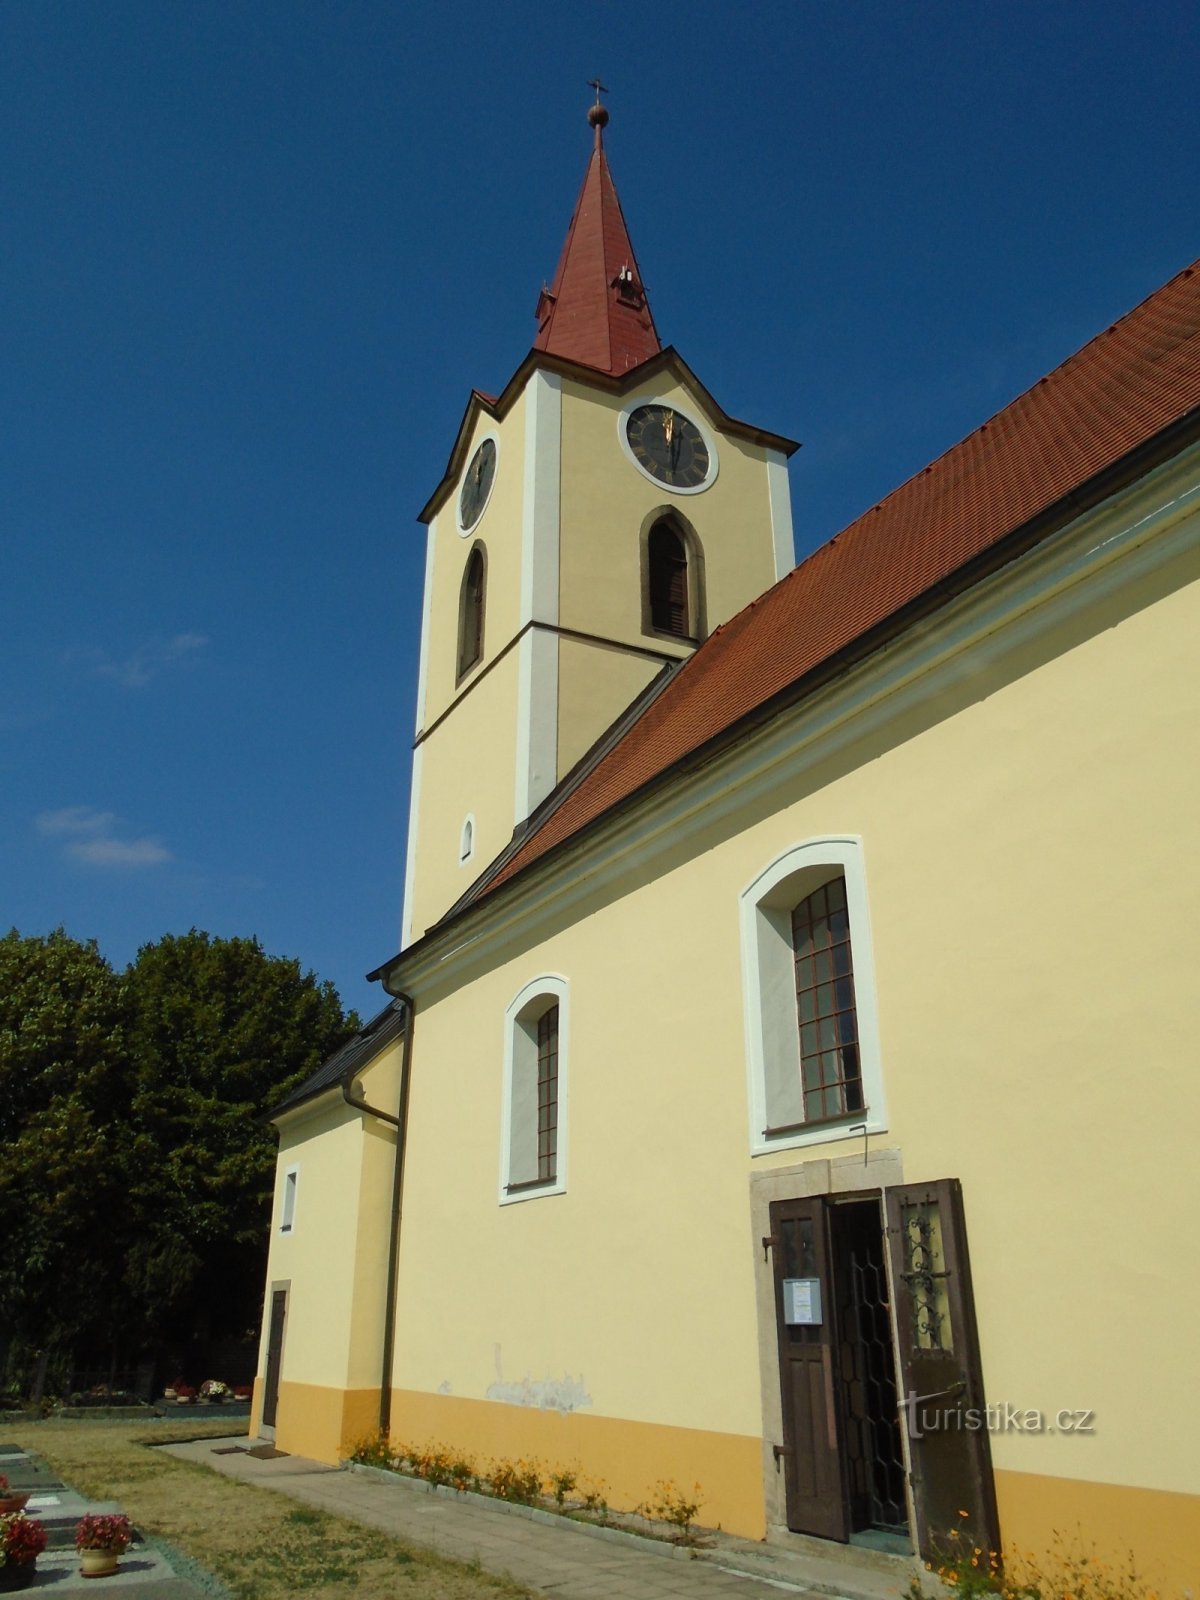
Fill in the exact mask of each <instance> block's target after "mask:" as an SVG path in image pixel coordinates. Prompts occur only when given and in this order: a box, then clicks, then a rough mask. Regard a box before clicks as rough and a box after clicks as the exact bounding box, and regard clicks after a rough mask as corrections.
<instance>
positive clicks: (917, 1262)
mask: <svg viewBox="0 0 1200 1600" xmlns="http://www.w3.org/2000/svg"><path fill="white" fill-rule="evenodd" d="M885 1192H886V1198H887V1232H888V1248H889V1251H890V1254H891V1265H892V1282H893V1284H894V1286H895V1295H896V1324H897V1330H898V1336H899V1349H898V1351H897V1358H898V1362H897V1364H898V1368H899V1377H900V1388H901V1407H900V1410H901V1417H902V1420H903V1423H904V1427H905V1430H906V1432H907V1434H908V1452H909V1460H910V1462H911V1467H912V1482H913V1503H914V1506H915V1509H916V1514H917V1542H918V1546H919V1548H920V1551H921V1554H922V1555H923V1556H924V1557H925V1558H926V1559H927V1560H928V1559H931V1557H932V1556H933V1555H934V1554H935V1546H936V1545H938V1544H942V1545H944V1544H945V1541H946V1539H947V1537H948V1536H949V1533H950V1530H951V1529H953V1528H957V1529H959V1530H961V1531H962V1532H964V1533H967V1532H969V1534H970V1536H971V1538H972V1539H973V1541H974V1543H975V1544H978V1545H980V1546H982V1548H984V1549H985V1550H999V1548H1000V1530H999V1525H998V1520H997V1516H996V1497H995V1491H994V1488H993V1484H992V1460H991V1450H990V1448H989V1444H988V1433H987V1417H986V1412H985V1402H984V1397H983V1375H982V1370H981V1367H980V1361H979V1339H978V1334H977V1331H976V1326H975V1302H974V1297H973V1295H972V1293H971V1267H970V1262H969V1260H968V1258H967V1234H966V1227H965V1225H964V1221H963V1204H962V1188H961V1186H960V1184H959V1181H958V1179H957V1178H946V1179H942V1180H940V1181H938V1182H936V1183H927V1184H922V1185H918V1186H917V1187H914V1188H910V1187H904V1188H896V1189H888V1190H886V1191H885ZM963 1511H965V1512H966V1513H967V1516H966V1518H965V1519H964V1518H963V1517H962V1516H961V1515H960V1513H961V1512H963Z"/></svg>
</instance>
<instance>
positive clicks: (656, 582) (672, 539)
mask: <svg viewBox="0 0 1200 1600" xmlns="http://www.w3.org/2000/svg"><path fill="white" fill-rule="evenodd" d="M646 566H647V577H648V587H649V590H650V626H651V627H652V628H654V630H655V631H656V632H657V633H673V634H674V635H675V636H676V638H679V639H688V638H690V637H691V635H692V628H691V618H690V616H689V611H690V609H691V608H690V607H689V605H688V558H687V545H686V544H684V542H683V536H682V534H680V533H679V532H678V531H677V530H676V529H675V528H673V527H672V526H671V524H670V523H669V522H667V521H666V520H665V519H664V520H663V521H662V522H656V523H655V524H654V526H653V527H652V528H651V529H650V537H649V539H648V540H647V541H646Z"/></svg>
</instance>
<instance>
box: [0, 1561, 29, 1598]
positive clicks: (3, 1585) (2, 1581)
mask: <svg viewBox="0 0 1200 1600" xmlns="http://www.w3.org/2000/svg"><path fill="white" fill-rule="evenodd" d="M36 1574H37V1561H36V1560H33V1561H6V1562H5V1563H4V1565H3V1566H2V1567H0V1594H15V1593H16V1591H17V1590H18V1589H32V1587H33V1580H34V1577H35V1576H36Z"/></svg>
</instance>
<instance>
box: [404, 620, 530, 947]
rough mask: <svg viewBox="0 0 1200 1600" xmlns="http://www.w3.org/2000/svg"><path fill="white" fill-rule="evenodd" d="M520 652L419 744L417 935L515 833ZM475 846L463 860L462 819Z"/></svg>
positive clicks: (510, 656) (415, 821) (414, 912)
mask: <svg viewBox="0 0 1200 1600" xmlns="http://www.w3.org/2000/svg"><path fill="white" fill-rule="evenodd" d="M519 671H520V664H519V655H518V652H517V651H516V650H510V651H509V652H508V654H507V655H506V656H505V657H504V658H503V660H501V661H498V662H497V663H496V665H495V666H494V667H493V668H492V670H491V671H490V672H489V673H488V675H487V677H486V678H485V679H484V680H483V681H482V682H481V683H479V684H478V685H477V686H476V688H475V690H474V691H473V692H472V693H471V694H469V695H467V696H466V697H465V698H464V699H463V700H462V701H461V703H460V704H459V705H457V706H456V707H455V708H454V711H453V712H452V714H451V715H450V716H449V717H448V718H447V720H446V721H445V722H443V723H442V724H441V726H440V727H438V728H435V729H434V730H433V732H432V733H431V734H430V735H429V737H428V738H426V739H425V740H423V741H422V743H421V745H420V746H419V748H418V754H419V760H420V763H421V766H420V776H421V782H420V789H419V804H418V809H417V812H416V815H415V817H414V819H413V822H412V823H410V826H415V827H416V830H417V841H416V843H417V849H416V871H415V875H414V880H413V883H414V889H413V907H412V932H413V937H414V938H417V937H419V936H420V934H421V933H422V932H423V931H424V930H425V929H426V928H427V927H429V926H430V925H431V924H432V923H434V922H436V921H437V919H438V918H439V917H440V916H442V915H443V913H444V912H446V911H447V910H449V908H450V907H451V906H452V905H453V904H454V902H455V901H456V900H457V899H459V897H460V896H461V895H463V894H465V893H466V891H467V889H468V888H470V886H471V884H472V883H473V882H474V881H475V879H476V878H477V877H478V876H479V874H480V872H481V871H482V870H483V868H484V867H485V866H486V865H487V863H488V862H489V861H491V860H492V859H493V857H495V856H497V855H498V854H499V853H500V851H501V850H502V849H503V848H504V846H505V845H506V844H507V843H508V841H509V839H510V838H511V837H512V831H513V796H514V791H515V785H516V749H515V739H514V730H515V728H516V725H517V697H518V690H519ZM468 816H470V817H471V818H472V819H473V828H474V851H473V854H472V856H471V859H470V860H469V861H466V862H464V861H463V860H462V859H461V844H462V831H463V823H464V821H465V820H466V818H467V817H468Z"/></svg>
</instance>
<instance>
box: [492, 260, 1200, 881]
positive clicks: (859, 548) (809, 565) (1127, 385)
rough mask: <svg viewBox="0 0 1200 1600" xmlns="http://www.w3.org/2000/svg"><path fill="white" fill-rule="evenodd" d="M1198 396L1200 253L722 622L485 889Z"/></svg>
mask: <svg viewBox="0 0 1200 1600" xmlns="http://www.w3.org/2000/svg"><path fill="white" fill-rule="evenodd" d="M1197 407H1200V261H1198V262H1196V263H1194V264H1193V265H1192V266H1190V267H1187V268H1185V270H1184V271H1183V272H1181V273H1179V274H1178V276H1177V277H1174V278H1172V279H1171V281H1170V282H1169V283H1168V284H1166V285H1165V286H1164V287H1163V288H1162V289H1159V290H1158V291H1157V292H1156V293H1155V294H1152V295H1151V296H1150V297H1149V299H1147V300H1145V301H1143V302H1142V304H1141V305H1140V306H1138V307H1137V308H1136V309H1135V310H1133V311H1131V312H1129V314H1128V315H1127V316H1125V317H1123V318H1122V319H1121V320H1120V321H1119V322H1117V323H1115V324H1114V325H1113V326H1112V327H1111V328H1109V329H1108V330H1107V332H1105V333H1102V334H1100V335H1099V336H1098V337H1097V338H1095V339H1093V340H1092V341H1091V343H1090V344H1087V345H1085V346H1084V347H1083V349H1082V350H1080V351H1078V352H1077V353H1076V354H1075V355H1073V356H1071V357H1070V358H1069V359H1068V360H1066V361H1064V362H1063V364H1062V366H1060V367H1058V368H1056V369H1055V371H1054V372H1052V373H1051V374H1050V375H1049V377H1046V378H1042V379H1041V380H1040V381H1039V382H1038V383H1036V384H1035V385H1034V386H1033V388H1032V389H1030V390H1028V391H1027V392H1026V393H1025V394H1023V395H1021V396H1020V397H1019V398H1018V399H1016V400H1014V401H1013V402H1012V404H1011V405H1008V406H1006V407H1005V408H1004V410H1003V411H1000V412H998V413H997V415H996V416H994V417H993V418H992V419H991V420H990V421H989V422H985V423H984V424H983V426H982V427H980V428H978V429H976V431H975V432H974V433H972V434H971V435H969V436H968V437H967V438H966V439H964V440H963V441H962V442H961V443H960V444H957V445H955V446H954V447H953V449H951V450H948V451H947V452H946V454H945V455H943V456H940V457H939V458H938V459H937V460H936V461H935V462H933V464H932V465H931V466H928V467H926V468H925V469H924V470H923V471H922V472H919V473H918V474H917V475H916V476H915V477H913V478H910V479H909V480H908V482H907V483H904V484H902V485H901V486H900V488H898V489H896V490H895V491H894V492H893V493H892V494H890V495H889V496H888V497H887V499H886V500H882V501H881V502H880V503H879V504H878V505H877V506H875V507H873V508H872V509H871V510H870V511H868V512H867V513H866V514H865V515H864V516H861V517H859V518H858V520H857V521H855V522H852V523H851V524H850V526H849V527H848V528H845V529H844V530H843V531H842V532H841V533H839V534H837V535H836V536H835V537H834V538H833V539H831V540H830V541H829V543H828V544H825V545H823V546H822V547H821V548H820V549H819V550H817V551H815V552H814V553H813V554H812V555H811V556H809V557H808V559H807V560H806V561H804V562H802V563H801V565H800V566H798V567H796V568H795V569H794V570H793V571H792V572H791V573H789V574H788V576H787V577H785V578H783V579H782V580H781V581H780V582H779V583H777V584H776V585H775V587H774V588H773V589H769V590H768V591H767V592H766V594H764V595H762V596H760V598H759V599H757V600H755V601H753V602H752V603H751V604H750V605H749V606H748V607H747V608H746V609H745V610H744V611H741V612H739V613H738V615H737V616H735V617H734V618H733V619H732V620H731V621H730V622H728V623H726V624H725V625H724V626H723V627H721V628H719V629H718V630H717V631H716V632H715V633H714V634H713V635H712V637H711V638H710V639H709V640H708V641H707V642H706V643H705V644H704V645H702V646H701V648H700V649H699V650H697V651H696V653H695V654H694V655H693V656H692V657H691V659H690V660H689V661H688V662H687V663H686V664H685V665H684V666H683V667H682V669H681V670H680V671H679V672H678V674H677V676H676V677H675V679H674V681H673V682H671V683H669V684H668V685H667V687H666V688H665V689H664V691H663V692H662V693H661V694H660V695H659V696H658V697H657V698H656V699H654V700H653V702H652V703H651V704H650V706H649V707H648V709H647V710H646V712H645V714H644V715H643V716H642V717H641V718H639V720H638V721H637V722H635V723H634V724H633V726H632V727H631V728H630V730H629V731H628V732H627V733H626V734H625V736H624V737H623V738H621V739H620V740H619V741H618V742H617V744H616V745H614V746H613V747H612V749H610V750H609V751H608V753H607V754H606V755H604V756H603V757H602V758H601V759H600V760H599V761H598V763H597V765H596V766H595V768H594V769H593V770H592V771H591V772H590V773H588V774H587V775H586V777H584V779H583V781H582V782H581V783H579V784H578V785H577V786H576V787H575V788H574V789H573V790H568V791H567V792H566V793H565V796H564V798H563V799H562V801H561V803H560V804H559V805H558V806H557V807H556V808H555V807H552V808H551V809H550V810H549V812H548V814H547V815H546V818H545V820H544V821H543V822H542V823H541V825H540V826H538V827H536V828H535V831H534V832H532V833H531V834H530V835H529V837H528V838H527V839H526V840H525V842H524V843H523V844H522V845H520V846H519V847H518V848H517V849H516V851H515V852H514V853H513V855H512V856H511V857H510V859H509V860H508V861H507V862H504V863H503V865H502V866H501V868H500V870H499V871H498V872H497V873H496V874H495V876H494V877H493V878H492V879H491V880H490V881H488V880H485V882H484V884H483V885H481V890H480V892H481V893H482V894H487V893H490V892H491V890H492V889H494V888H496V887H498V886H499V885H500V884H502V883H505V882H507V881H508V880H509V879H510V878H513V877H515V876H516V875H517V873H519V872H521V871H522V870H523V869H524V868H525V867H527V866H529V865H530V864H531V863H532V862H534V861H536V860H538V858H539V857H541V856H544V855H545V854H546V852H547V851H548V850H551V849H553V847H554V846H555V845H559V844H561V843H563V842H564V841H565V840H567V839H569V838H571V837H572V836H573V835H574V834H576V833H578V832H579V831H580V830H581V829H582V828H585V827H586V826H587V825H588V824H589V823H592V822H594V821H595V820H596V819H597V818H599V817H600V816H602V815H603V814H604V813H605V812H606V811H608V810H610V809H611V808H612V807H613V806H615V805H617V804H618V803H619V802H621V801H623V800H625V799H627V798H628V797H629V796H630V795H632V794H633V793H634V792H635V791H636V790H638V789H640V788H642V787H643V786H644V785H646V784H649V783H651V782H652V781H653V780H654V779H655V778H658V777H660V776H661V775H662V774H663V773H665V772H666V771H667V770H668V769H669V768H670V767H672V766H673V765H674V764H675V763H676V762H678V761H680V760H682V759H683V758H685V757H687V756H689V755H691V754H693V753H694V752H696V751H698V750H699V749H700V748H701V747H702V746H703V745H705V744H707V743H708V742H709V741H711V740H713V739H715V738H718V737H719V736H720V735H722V734H724V733H727V732H728V731H729V730H731V729H732V728H733V727H734V725H735V724H737V723H738V722H739V721H740V720H741V719H742V718H744V717H746V716H748V715H749V714H751V713H752V712H754V711H756V710H757V709H758V708H759V707H762V706H764V705H765V704H766V702H768V701H770V700H771V698H772V697H773V696H775V695H778V694H780V693H781V692H782V691H784V690H787V689H788V688H789V687H790V686H791V685H794V684H796V683H797V682H798V681H799V680H802V679H804V678H805V677H806V676H807V675H808V674H810V673H812V672H814V671H815V670H816V669H819V668H821V667H822V666H823V665H824V664H826V663H829V662H830V661H831V660H832V659H833V658H834V657H836V656H837V655H838V654H839V652H841V651H843V650H844V649H846V648H847V647H848V646H850V645H851V644H853V643H854V641H855V640H858V639H860V638H861V637H862V636H863V635H864V634H866V633H868V632H869V631H870V630H872V629H875V628H877V627H878V626H879V625H880V624H883V623H886V622H887V621H888V620H889V619H890V618H891V617H893V616H894V615H895V613H896V612H898V611H899V610H900V609H901V608H903V607H904V606H906V605H908V604H909V603H910V602H913V601H915V600H917V599H918V598H919V597H920V596H922V595H924V594H926V592H927V591H928V590H930V589H931V588H932V587H933V586H934V585H936V584H939V583H941V582H943V581H945V580H946V579H948V578H949V577H950V576H951V574H953V573H954V572H955V571H956V570H957V569H959V568H961V567H963V566H964V564H965V563H967V562H970V561H972V560H973V559H974V558H976V557H980V556H982V555H984V553H985V552H987V551H989V550H990V549H991V548H992V547H993V546H995V545H997V544H998V543H999V542H1000V541H1001V540H1003V539H1004V538H1005V537H1006V535H1010V534H1016V533H1017V531H1018V530H1020V529H1022V528H1023V527H1024V526H1025V525H1026V524H1028V523H1029V522H1030V521H1031V519H1033V518H1035V517H1038V516H1039V515H1040V514H1041V513H1043V512H1048V511H1049V510H1050V509H1051V508H1052V507H1054V506H1055V505H1056V503H1057V502H1060V501H1062V500H1063V499H1064V497H1066V496H1069V495H1072V494H1074V493H1076V492H1077V491H1079V490H1081V489H1082V488H1083V486H1084V485H1086V484H1088V482H1089V480H1092V479H1095V478H1096V476H1097V474H1100V473H1103V472H1105V471H1106V469H1109V468H1115V467H1116V466H1117V464H1118V463H1119V462H1120V461H1121V460H1122V458H1123V457H1125V456H1127V455H1128V454H1129V453H1130V452H1131V451H1133V450H1135V449H1137V448H1138V447H1139V446H1141V445H1145V444H1148V443H1149V442H1150V441H1151V440H1153V439H1154V437H1155V435H1157V434H1159V433H1161V432H1162V430H1163V429H1165V428H1168V427H1169V426H1170V425H1171V424H1173V423H1176V422H1179V421H1181V420H1182V419H1183V418H1185V417H1186V416H1187V415H1188V413H1190V412H1194V411H1195V410H1196V408H1197Z"/></svg>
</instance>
